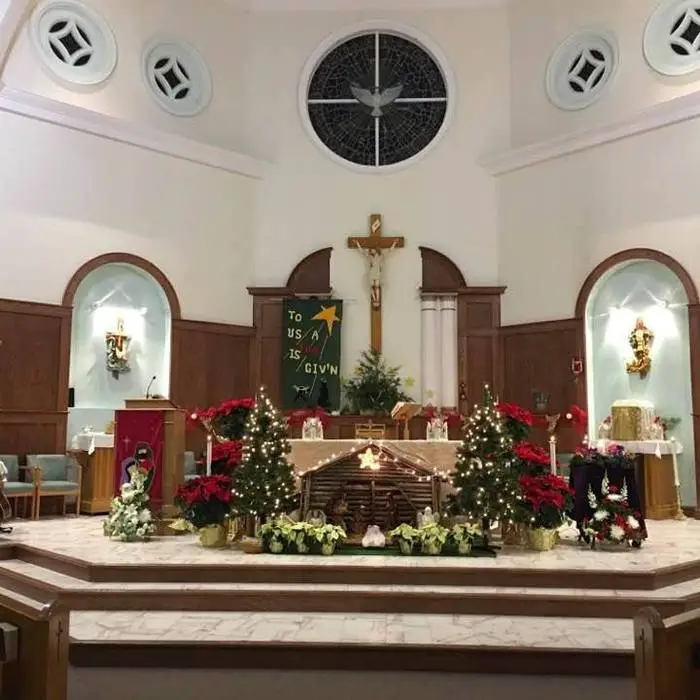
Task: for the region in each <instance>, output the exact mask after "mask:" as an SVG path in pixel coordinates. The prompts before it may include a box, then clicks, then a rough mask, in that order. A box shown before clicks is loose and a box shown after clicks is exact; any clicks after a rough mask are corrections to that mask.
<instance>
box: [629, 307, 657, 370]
mask: <svg viewBox="0 0 700 700" xmlns="http://www.w3.org/2000/svg"><path fill="white" fill-rule="evenodd" d="M653 340H654V334H653V333H652V331H651V330H649V328H647V327H646V325H645V324H644V321H643V320H642V319H641V318H638V319H637V323H636V324H635V326H634V330H633V331H632V332H631V333H630V337H629V343H630V345H631V347H632V354H633V355H634V359H633V360H629V362H627V364H626V365H625V368H626V369H627V374H638V375H639V378H640V379H644V378H645V377H646V376H647V374H649V371H650V370H651V343H652V341H653Z"/></svg>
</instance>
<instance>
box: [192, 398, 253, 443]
mask: <svg viewBox="0 0 700 700" xmlns="http://www.w3.org/2000/svg"><path fill="white" fill-rule="evenodd" d="M254 403H255V401H254V400H253V399H252V398H244V399H227V400H226V401H222V402H221V403H220V404H218V405H216V406H210V407H209V408H205V409H202V410H200V409H196V410H195V411H192V413H191V415H190V420H191V421H194V422H199V423H201V424H202V425H203V426H204V427H205V428H206V430H207V432H213V433H214V434H215V435H217V436H218V437H219V438H224V439H226V440H240V439H241V438H242V437H243V429H244V428H245V422H246V419H247V418H248V413H250V410H251V409H252V408H253V404H254Z"/></svg>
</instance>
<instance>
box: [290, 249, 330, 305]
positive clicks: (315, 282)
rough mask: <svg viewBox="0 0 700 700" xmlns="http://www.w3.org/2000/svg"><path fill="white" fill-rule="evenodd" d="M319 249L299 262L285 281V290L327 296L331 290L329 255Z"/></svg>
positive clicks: (327, 250)
mask: <svg viewBox="0 0 700 700" xmlns="http://www.w3.org/2000/svg"><path fill="white" fill-rule="evenodd" d="M332 252H333V248H321V249H320V250H316V251H314V252H313V253H311V254H310V255H307V256H306V257H305V258H303V259H302V260H300V261H299V262H298V263H297V264H296V265H295V267H294V269H293V270H292V272H291V274H290V275H289V279H288V280H287V288H288V289H291V290H293V291H294V292H295V293H297V294H318V295H319V296H322V295H325V294H328V292H329V291H330V289H331V253H332Z"/></svg>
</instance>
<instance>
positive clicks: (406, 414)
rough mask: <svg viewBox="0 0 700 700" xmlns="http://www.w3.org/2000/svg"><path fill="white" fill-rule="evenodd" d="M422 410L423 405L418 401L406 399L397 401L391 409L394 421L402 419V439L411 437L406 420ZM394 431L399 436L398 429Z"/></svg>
mask: <svg viewBox="0 0 700 700" xmlns="http://www.w3.org/2000/svg"><path fill="white" fill-rule="evenodd" d="M422 410H423V406H421V405H420V404H419V403H408V402H407V401H399V402H398V403H397V404H396V406H394V408H392V409H391V417H392V418H393V419H394V420H395V421H403V439H404V440H410V439H411V429H410V428H409V427H408V422H409V421H410V420H411V418H415V417H416V416H417V415H418V414H419V413H420V412H421V411H422ZM396 433H397V434H396V437H397V438H399V435H398V430H397V431H396ZM399 439H400V438H399Z"/></svg>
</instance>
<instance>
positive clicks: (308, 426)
mask: <svg viewBox="0 0 700 700" xmlns="http://www.w3.org/2000/svg"><path fill="white" fill-rule="evenodd" d="M301 439H302V440H323V423H322V422H321V419H320V418H317V417H316V416H311V417H310V418H306V419H305V420H304V423H303V425H302V427H301Z"/></svg>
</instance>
